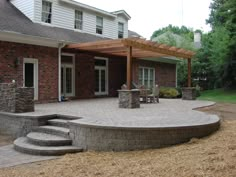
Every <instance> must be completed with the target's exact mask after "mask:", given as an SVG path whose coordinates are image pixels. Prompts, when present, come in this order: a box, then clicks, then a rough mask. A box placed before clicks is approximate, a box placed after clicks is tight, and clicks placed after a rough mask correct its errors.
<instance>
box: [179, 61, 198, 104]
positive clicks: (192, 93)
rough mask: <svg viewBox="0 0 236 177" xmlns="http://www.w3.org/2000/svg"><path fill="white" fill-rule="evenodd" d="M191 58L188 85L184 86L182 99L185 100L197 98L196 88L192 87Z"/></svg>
mask: <svg viewBox="0 0 236 177" xmlns="http://www.w3.org/2000/svg"><path fill="white" fill-rule="evenodd" d="M191 72H192V71H191V58H188V87H183V88H182V99H183V100H195V99H196V88H195V87H191V85H192V84H191V81H192V80H191Z"/></svg>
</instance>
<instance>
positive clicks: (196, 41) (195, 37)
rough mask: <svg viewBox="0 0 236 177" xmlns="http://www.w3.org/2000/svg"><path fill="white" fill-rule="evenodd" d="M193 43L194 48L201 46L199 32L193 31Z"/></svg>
mask: <svg viewBox="0 0 236 177" xmlns="http://www.w3.org/2000/svg"><path fill="white" fill-rule="evenodd" d="M194 45H195V47H196V48H198V49H199V48H201V33H200V32H195V33H194Z"/></svg>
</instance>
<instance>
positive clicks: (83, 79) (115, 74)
mask: <svg viewBox="0 0 236 177" xmlns="http://www.w3.org/2000/svg"><path fill="white" fill-rule="evenodd" d="M96 56H97V55H96ZM98 57H106V58H108V59H109V60H108V80H109V96H117V95H118V92H117V90H118V89H120V87H121V85H122V84H124V83H125V80H126V59H125V58H116V57H114V56H112V57H111V56H98ZM94 76H95V75H94V55H89V54H84V53H77V54H76V55H75V93H76V98H82V99H83V98H93V97H94V90H95V77H94Z"/></svg>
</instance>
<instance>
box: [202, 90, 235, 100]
mask: <svg viewBox="0 0 236 177" xmlns="http://www.w3.org/2000/svg"><path fill="white" fill-rule="evenodd" d="M198 99H199V100H209V101H215V102H226V103H236V90H232V91H225V90H223V89H216V90H207V91H203V92H201V96H200V97H198Z"/></svg>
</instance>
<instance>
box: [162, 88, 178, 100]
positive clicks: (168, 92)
mask: <svg viewBox="0 0 236 177" xmlns="http://www.w3.org/2000/svg"><path fill="white" fill-rule="evenodd" d="M178 95H179V92H178V90H177V89H176V88H171V87H161V88H160V94H159V97H160V98H177V97H178Z"/></svg>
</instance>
